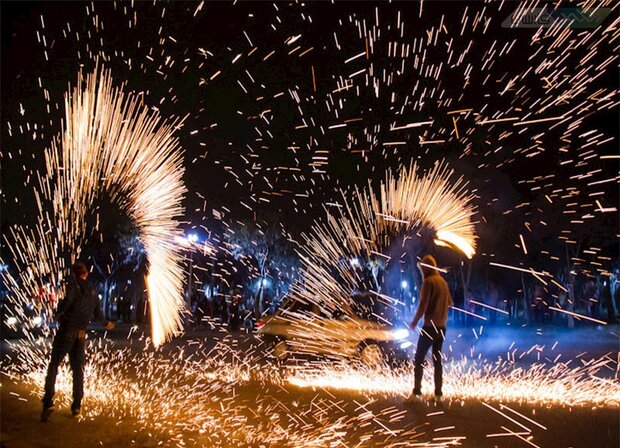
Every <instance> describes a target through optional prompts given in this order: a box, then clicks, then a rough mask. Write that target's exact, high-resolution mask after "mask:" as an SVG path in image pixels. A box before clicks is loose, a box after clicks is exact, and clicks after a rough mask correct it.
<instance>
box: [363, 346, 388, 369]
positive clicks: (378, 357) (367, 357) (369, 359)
mask: <svg viewBox="0 0 620 448" xmlns="http://www.w3.org/2000/svg"><path fill="white" fill-rule="evenodd" d="M360 358H361V359H362V362H363V363H364V364H366V365H367V366H370V367H375V366H378V365H380V364H381V363H382V362H383V351H382V350H381V347H379V346H378V345H377V344H375V343H374V342H371V343H366V344H364V345H363V346H362V347H361V350H360Z"/></svg>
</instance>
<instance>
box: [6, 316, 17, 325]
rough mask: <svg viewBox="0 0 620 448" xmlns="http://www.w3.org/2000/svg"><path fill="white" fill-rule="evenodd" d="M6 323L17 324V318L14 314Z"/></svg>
mask: <svg viewBox="0 0 620 448" xmlns="http://www.w3.org/2000/svg"><path fill="white" fill-rule="evenodd" d="M6 324H7V325H17V318H16V317H13V316H11V317H9V318H7V320H6Z"/></svg>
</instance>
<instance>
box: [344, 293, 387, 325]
mask: <svg viewBox="0 0 620 448" xmlns="http://www.w3.org/2000/svg"><path fill="white" fill-rule="evenodd" d="M351 309H352V310H353V312H354V313H355V315H357V316H358V317H360V318H361V319H365V320H370V321H372V322H379V323H388V324H389V323H390V319H389V316H390V315H392V314H393V310H392V307H391V306H390V305H389V304H388V303H386V301H385V300H384V299H382V298H381V297H379V296H377V295H376V294H357V295H354V296H352V297H351Z"/></svg>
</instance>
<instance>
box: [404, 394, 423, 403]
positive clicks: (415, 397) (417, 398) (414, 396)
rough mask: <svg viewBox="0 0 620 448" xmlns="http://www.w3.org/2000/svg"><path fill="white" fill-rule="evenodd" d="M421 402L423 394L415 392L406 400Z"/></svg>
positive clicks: (406, 401) (408, 401)
mask: <svg viewBox="0 0 620 448" xmlns="http://www.w3.org/2000/svg"><path fill="white" fill-rule="evenodd" d="M421 402H422V394H415V393H413V392H412V393H411V395H409V397H407V398H406V399H405V401H404V403H405V404H413V403H421Z"/></svg>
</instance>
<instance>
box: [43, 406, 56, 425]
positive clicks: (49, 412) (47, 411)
mask: <svg viewBox="0 0 620 448" xmlns="http://www.w3.org/2000/svg"><path fill="white" fill-rule="evenodd" d="M52 412H54V406H48V407H43V412H41V421H42V422H46V421H48V420H49V418H50V415H52Z"/></svg>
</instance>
